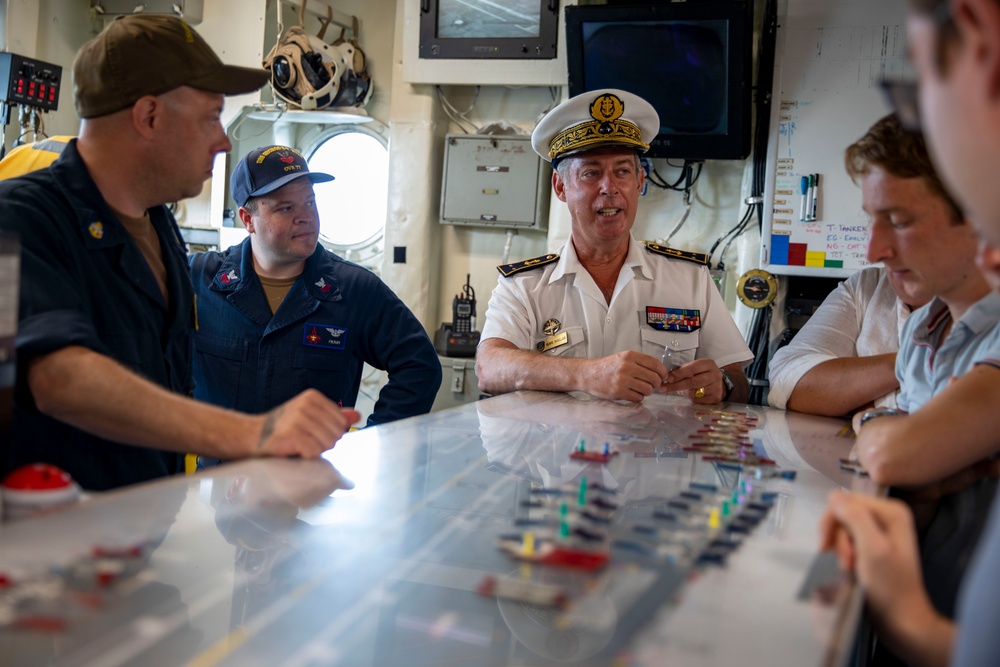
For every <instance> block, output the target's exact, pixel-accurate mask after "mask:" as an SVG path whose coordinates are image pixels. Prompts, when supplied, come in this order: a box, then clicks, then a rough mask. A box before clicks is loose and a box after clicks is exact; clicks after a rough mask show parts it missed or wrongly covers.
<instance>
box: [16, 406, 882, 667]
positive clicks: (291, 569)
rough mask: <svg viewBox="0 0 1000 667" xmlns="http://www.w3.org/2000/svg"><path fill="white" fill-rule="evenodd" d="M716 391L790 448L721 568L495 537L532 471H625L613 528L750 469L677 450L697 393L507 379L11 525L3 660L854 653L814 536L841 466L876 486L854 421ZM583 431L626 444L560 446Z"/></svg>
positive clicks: (693, 421)
mask: <svg viewBox="0 0 1000 667" xmlns="http://www.w3.org/2000/svg"><path fill="white" fill-rule="evenodd" d="M722 408H723V409H725V410H730V411H741V412H742V411H749V412H750V413H752V414H754V415H757V416H758V418H759V422H758V429H757V430H756V431H754V432H753V436H754V440H755V449H756V451H757V452H758V453H762V454H766V455H767V456H768V457H769V458H772V459H774V460H775V461H776V462H777V463H778V464H779V466H781V467H782V468H784V469H791V470H797V471H799V472H798V476H797V479H795V480H794V481H789V480H784V479H769V480H763V481H759V480H753V479H751V480H750V482H751V484H753V486H754V488H755V489H756V490H757V491H760V490H761V489H765V490H767V491H769V492H771V493H774V494H777V495H776V500H775V501H774V505H773V507H772V508H771V509H770V511H769V513H768V514H767V515H766V518H765V520H764V521H762V522H761V523H760V525H758V526H757V528H756V529H755V530H754V531H753V532H752V533H751V534H750V535H749V536H748V537H747V538H746V539H745V541H744V543H743V544H742V546H740V548H739V549H738V550H737V551H735V552H734V553H733V554H732V555H731V556H730V557H729V558H728V560H727V562H726V564H725V565H724V566H722V567H718V566H711V565H709V566H704V567H699V568H697V569H694V570H688V569H684V570H683V571H682V570H681V569H678V568H677V567H674V566H670V565H667V564H662V563H661V561H659V560H656V559H650V558H646V557H642V556H638V555H635V554H632V555H629V554H628V553H625V552H620V551H618V550H612V562H611V565H610V566H608V567H607V568H605V569H604V570H603V571H601V572H600V573H598V574H595V575H583V574H579V573H575V572H567V571H565V570H552V569H551V568H542V567H539V566H529V567H527V568H524V567H522V566H519V565H518V564H517V563H516V562H515V561H513V560H512V559H511V558H510V557H509V556H508V555H507V554H505V553H503V552H501V551H499V550H498V549H497V548H496V538H497V536H498V535H502V534H509V533H517V532H518V531H522V530H524V529H523V528H521V527H518V526H516V525H515V523H514V522H515V519H516V518H518V517H524V516H526V514H525V512H526V510H525V508H524V502H525V501H527V500H530V499H533V498H536V497H537V496H536V495H535V494H533V493H532V490H533V489H534V490H535V491H536V492H537V490H538V489H540V488H549V489H551V488H557V487H562V486H566V487H570V488H571V487H572V486H573V485H578V484H579V482H580V479H581V478H582V477H587V478H588V480H589V481H590V483H591V484H595V483H600V484H602V485H604V486H606V487H608V488H613V489H615V490H616V494H615V495H614V498H615V499H616V502H617V503H618V504H619V508H618V510H617V511H616V512H615V513H614V519H613V522H612V525H611V526H610V527H609V528H608V530H609V532H611V533H616V532H617V533H618V534H623V535H624V534H627V532H628V531H629V530H631V529H632V527H634V525H638V524H643V523H648V522H649V517H650V514H651V512H653V511H655V510H656V509H657V508H662V507H664V505H665V502H666V500H667V499H669V498H672V497H676V494H677V493H678V492H680V491H683V490H685V489H688V488H689V487H688V485H689V484H690V482H692V481H695V482H699V483H702V484H714V485H717V486H718V487H719V489H720V493H723V492H728V491H729V487H731V486H733V485H735V484H737V483H739V482H740V481H742V480H743V479H745V473H738V472H735V471H733V470H731V469H727V470H721V469H720V468H719V466H718V465H716V464H714V463H710V462H706V461H703V460H702V457H701V456H700V455H696V454H692V453H688V452H684V451H683V450H682V449H681V447H682V446H683V445H687V444H688V443H689V442H690V438H689V435H690V434H692V433H694V432H695V431H697V430H698V429H699V428H702V427H704V422H705V421H707V420H708V419H709V416H708V413H709V411H708V410H706V409H705V408H704V407H703V406H693V405H691V404H690V403H689V402H688V401H687V400H684V399H680V398H676V397H669V396H654V397H650V398H648V399H647V400H646V401H645V402H644V403H643V404H642V405H640V406H634V405H621V404H616V403H611V402H607V401H597V400H579V399H575V398H572V397H570V396H566V395H561V394H545V393H521V394H512V395H507V396H500V397H497V398H492V399H488V400H485V401H480V402H478V403H475V404H470V405H466V406H462V407H458V408H454V409H450V410H445V411H442V412H437V413H433V414H430V415H426V416H423V417H419V418H415V419H409V420H405V421H401V422H396V423H394V424H389V425H386V426H382V427H378V428H372V429H365V430H362V431H357V432H354V433H352V434H350V435H348V436H347V437H345V438H344V439H343V440H342V441H341V442H340V443H338V445H337V446H336V448H335V449H334V450H332V451H331V452H329V454H328V456H327V457H326V460H320V461H298V460H259V461H247V462H240V463H234V464H230V465H226V466H221V467H219V468H216V469H214V470H212V471H209V472H207V473H200V474H197V475H193V476H189V477H178V478H173V479H168V480H162V481H159V482H157V483H152V484H147V485H141V486H137V487H133V488H130V489H125V490H121V491H117V492H113V493H107V494H102V495H100V496H98V497H95V498H93V499H91V500H89V501H87V502H85V503H82V504H80V505H78V506H76V507H73V508H70V509H67V510H64V511H61V512H58V513H54V514H51V515H47V516H42V517H38V518H33V519H29V520H25V521H20V522H15V523H9V524H5V525H3V526H2V527H0V574H3V575H6V576H7V577H8V578H9V579H11V580H12V581H13V582H14V585H13V586H9V587H7V588H5V589H0V664H2V665H18V666H21V665H42V664H46V665H48V664H54V665H95V666H96V665H100V666H101V667H114V666H115V665H175V664H191V665H197V666H199V667H207V666H210V665H290V666H298V665H365V666H367V665H414V666H416V665H421V666H422V665H427V666H431V665H434V666H439V665H463V666H464V665H475V666H479V665H483V666H491V665H497V666H506V665H557V664H558V665H566V664H572V665H610V664H615V665H619V664H620V665H641V666H646V665H648V666H653V665H684V666H685V667H698V666H700V665H726V666H729V665H733V664H739V665H741V667H742V666H747V665H795V666H801V665H839V664H843V661H844V659H845V656H846V654H847V653H848V652H849V650H850V648H851V643H852V633H853V631H854V628H855V627H856V625H857V620H858V616H859V614H860V599H859V594H858V592H857V590H856V589H855V588H854V587H853V586H852V585H851V584H850V583H849V582H846V581H842V578H841V577H840V576H839V575H838V574H836V571H835V568H832V567H829V565H830V562H829V560H828V559H824V558H817V552H816V543H817V524H818V520H819V517H820V515H821V513H822V510H823V507H824V504H825V498H826V495H827V493H828V492H829V490H830V489H832V488H836V487H847V488H854V489H855V490H858V491H861V492H865V493H875V492H876V491H877V489H876V488H875V486H874V485H872V484H871V483H870V482H869V481H868V480H867V479H866V478H860V477H856V476H854V475H852V474H849V473H845V472H842V471H841V470H840V468H839V465H838V459H839V458H842V457H846V456H847V454H848V452H849V450H850V448H851V445H852V442H853V440H851V439H850V438H849V437H845V436H844V433H843V426H844V422H842V421H839V420H832V419H825V418H819V417H809V416H805V415H799V414H795V413H785V412H783V411H778V410H771V409H765V408H759V407H753V406H743V405H739V404H728V405H724V406H722ZM581 438H583V439H585V440H586V441H587V443H588V445H591V444H598V445H599V443H603V442H604V441H607V442H609V443H610V444H611V445H612V447H614V448H616V449H618V450H619V451H620V454H619V455H618V456H615V457H614V458H613V459H612V460H611V462H610V463H609V464H607V465H601V464H595V463H581V462H579V461H576V460H571V459H570V458H569V453H570V451H572V449H573V448H575V447H576V446H577V445H578V443H579V441H580V439H581ZM95 547H99V552H98V554H97V556H95V555H94V548H95ZM135 547H138V548H137V549H136V550H135V553H134V554H132V553H131V552H130V551H129V549H133V548H135ZM488 573H493V574H496V575H498V576H501V577H507V576H511V577H514V578H518V577H523V578H529V579H533V580H537V581H546V582H565V581H569V580H572V582H571V583H572V585H574V586H580V585H584V586H585V587H586V590H587V593H586V595H584V596H580V597H578V598H576V599H575V603H574V605H573V606H571V607H570V609H569V610H568V611H565V612H557V611H555V610H552V609H548V608H540V607H535V606H531V605H526V604H523V603H521V602H517V601H511V600H505V599H498V598H494V597H486V596H482V595H479V594H477V593H476V592H475V588H476V586H477V585H478V584H479V583H480V581H481V580H482V579H483V577H484V575H485V574H488ZM810 573H811V574H810ZM685 579H686V581H685ZM581 582H583V583H582V584H581Z"/></svg>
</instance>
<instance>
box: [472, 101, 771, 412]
mask: <svg viewBox="0 0 1000 667" xmlns="http://www.w3.org/2000/svg"><path fill="white" fill-rule="evenodd" d="M659 126H660V123H659V118H658V116H657V114H656V111H655V110H654V109H653V107H652V106H651V105H650V104H649V103H647V102H646V101H645V100H643V99H642V98H640V97H638V96H636V95H633V94H631V93H627V92H625V91H621V90H613V89H609V90H599V91H593V92H589V93H584V94H582V95H578V96H576V97H574V98H572V99H570V100H567V101H566V102H564V103H562V104H560V105H559V106H557V107H556V108H555V109H553V110H552V111H551V112H550V113H549V114H548V115H546V116H545V118H543V119H542V120H541V122H539V124H538V126H537V127H536V128H535V131H534V132H533V133H532V135H531V145H532V147H533V148H534V149H535V151H536V152H537V153H538V154H539V155H541V156H542V157H543V158H544V159H546V160H551V161H552V164H553V167H554V169H555V171H554V172H553V174H552V187H553V191H554V192H555V194H556V196H557V197H558V198H559V199H560V200H562V201H564V202H566V203H567V205H568V207H569V211H570V217H571V221H572V227H571V234H570V238H569V240H568V241H567V242H566V245H564V246H563V247H562V248H561V249H560V250H559V252H558V253H556V254H549V255H544V256H542V257H536V258H534V259H529V260H526V261H523V262H518V263H515V264H508V265H504V266H500V267H498V268H499V270H500V274H501V277H500V278H499V280H498V282H497V286H496V288H495V289H494V291H493V295H492V297H491V298H490V302H489V306H488V307H487V310H486V324H485V325H484V327H483V333H482V336H481V342H480V345H479V349H478V351H477V353H476V371H477V374H478V377H479V387H480V389H481V390H482V391H485V392H489V393H493V394H498V393H504V392H508V391H514V390H518V389H537V390H543V391H582V392H586V393H588V394H592V395H594V396H598V397H601V398H608V399H613V400H621V399H624V400H631V401H641V400H642V399H643V397H645V396H648V395H650V394H652V393H653V392H657V391H658V392H661V393H665V392H683V393H684V395H686V396H688V397H690V398H691V400H693V401H694V402H696V403H706V404H708V403H718V402H720V401H727V400H729V401H745V400H746V397H747V394H748V384H747V379H746V375H745V374H744V372H743V366H744V365H745V364H746V363H748V362H749V361H750V360H751V359H752V358H753V354H752V353H751V352H750V349H749V348H748V347H747V345H746V343H745V342H744V340H743V337H742V336H741V335H740V332H739V329H738V328H737V327H736V324H735V323H734V322H733V319H732V317H731V316H730V314H729V311H728V310H727V308H726V305H725V303H724V302H723V300H722V296H721V295H720V294H719V290H718V289H717V288H716V286H715V284H714V283H713V282H712V278H711V275H710V274H709V272H708V269H707V267H706V266H705V265H706V263H707V257H706V256H705V255H701V254H698V253H688V252H682V251H678V250H674V249H671V248H664V247H661V246H657V245H655V244H651V243H647V244H640V243H639V242H637V241H636V240H635V239H634V238H632V233H631V229H632V224H633V222H634V221H635V215H636V207H637V204H638V200H639V193H640V192H641V190H642V185H643V179H644V175H643V171H642V169H641V168H640V166H639V153H640V152H645V151H646V150H648V149H649V144H648V141H649V140H650V139H652V137H654V136H655V135H656V133H657V132H658V130H659Z"/></svg>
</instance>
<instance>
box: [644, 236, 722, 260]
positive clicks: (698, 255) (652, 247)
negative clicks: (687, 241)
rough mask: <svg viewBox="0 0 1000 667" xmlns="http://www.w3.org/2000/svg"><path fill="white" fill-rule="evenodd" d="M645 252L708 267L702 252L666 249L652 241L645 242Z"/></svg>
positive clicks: (706, 258) (706, 257)
mask: <svg viewBox="0 0 1000 667" xmlns="http://www.w3.org/2000/svg"><path fill="white" fill-rule="evenodd" d="M646 250H648V251H649V252H653V253H656V254H657V255H663V256H665V257H673V258H674V259H683V260H686V261H688V262H694V263H695V264H703V265H706V266H707V265H708V255H706V254H705V253H703V252H688V251H687V250H678V249H677V248H668V247H667V246H664V245H657V244H656V243H653V242H652V241H646Z"/></svg>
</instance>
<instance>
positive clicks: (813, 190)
mask: <svg viewBox="0 0 1000 667" xmlns="http://www.w3.org/2000/svg"><path fill="white" fill-rule="evenodd" d="M815 196H816V175H815V174H809V196H808V198H807V199H806V220H812V203H813V197H815Z"/></svg>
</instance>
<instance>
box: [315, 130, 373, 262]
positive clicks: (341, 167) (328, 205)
mask: <svg viewBox="0 0 1000 667" xmlns="http://www.w3.org/2000/svg"><path fill="white" fill-rule="evenodd" d="M307 159H308V160H309V168H310V169H311V170H312V171H320V172H325V173H327V174H330V175H332V176H333V177H334V179H335V180H333V181H331V182H330V183H324V184H323V185H322V186H319V187H317V188H316V189H315V191H316V206H317V208H318V209H319V216H320V236H321V237H322V238H323V240H324V241H326V242H327V243H328V244H329V245H331V246H333V247H334V248H339V249H357V248H363V247H365V246H368V245H370V244H373V243H375V242H377V241H380V240H381V239H382V234H383V230H384V229H385V214H386V206H387V204H388V187H389V151H388V147H387V146H386V143H385V141H384V139H383V138H382V137H381V136H378V135H376V134H373V133H370V132H365V131H363V130H361V129H359V128H358V127H357V126H350V127H343V128H337V129H335V130H332V131H330V132H329V133H328V134H325V135H324V136H323V137H321V138H320V140H319V141H318V142H317V144H316V146H315V148H314V149H313V150H312V152H311V153H310V154H309V155H308V156H307Z"/></svg>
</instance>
